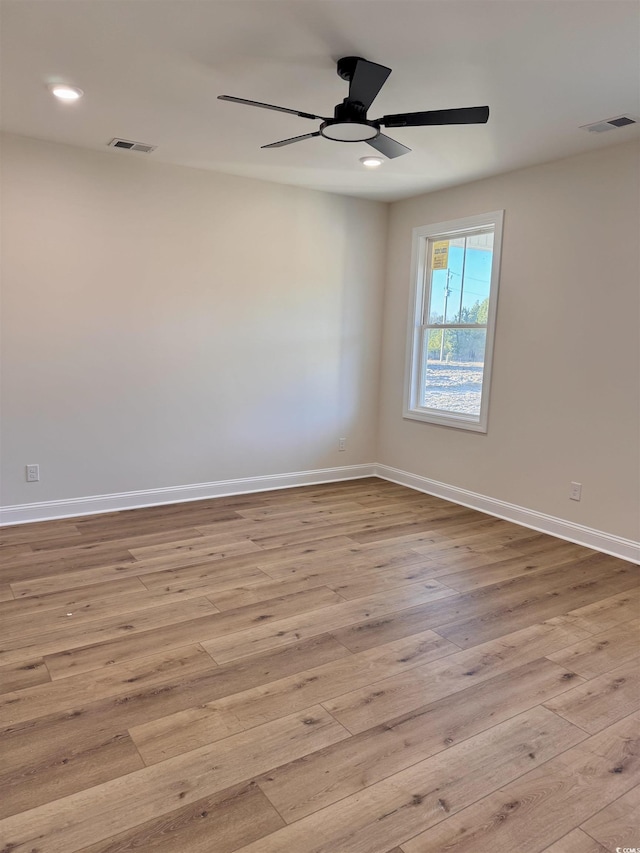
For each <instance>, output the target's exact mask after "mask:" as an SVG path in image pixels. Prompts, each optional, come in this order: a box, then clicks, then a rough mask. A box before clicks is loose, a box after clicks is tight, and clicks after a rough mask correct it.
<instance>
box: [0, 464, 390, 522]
mask: <svg viewBox="0 0 640 853" xmlns="http://www.w3.org/2000/svg"><path fill="white" fill-rule="evenodd" d="M373 476H375V466H374V465H345V466H343V467H340V468H321V469H319V470H317V471H295V472H292V473H289V474H271V475H268V476H264V477H243V478H240V479H237V480H218V481H217V482H214V483H195V484H193V485H189V486H168V487H166V488H163V489H143V490H140V491H135V492H120V493H119V494H112V495H92V496H91V497H85V498H69V499H68V500H57V501H42V502H40V503H30V504H16V505H14V506H5V507H0V527H4V526H6V525H8V524H28V523H29V522H33V521H51V520H54V519H56V518H71V517H74V516H80V515H95V514H96V513H100V512H117V511H118V510H124V509H139V508H141V507H145V506H159V505H161V504H173V503H183V502H186V501H201V500H206V499H207V498H222V497H225V496H228V495H243V494H248V493H250V492H268V491H273V490H274V489H291V488H294V487H295V486H312V485H318V484H321V483H336V482H339V481H340V480H357V479H361V478H362V477H373Z"/></svg>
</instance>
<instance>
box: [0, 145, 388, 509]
mask: <svg viewBox="0 0 640 853" xmlns="http://www.w3.org/2000/svg"><path fill="white" fill-rule="evenodd" d="M2 190H3V207H2V250H3V251H2V297H3V306H2V307H3V336H2V344H3V360H2V369H3V377H2V378H3V383H2V391H3V405H2V416H3V421H4V424H5V427H4V432H3V435H2V504H4V505H11V504H22V503H30V502H36V501H43V500H52V499H62V498H71V497H82V496H87V495H96V494H107V493H113V492H121V491H128V490H137V489H153V488H159V487H163V486H177V485H183V484H190V483H200V482H208V481H217V480H222V479H229V478H238V477H253V476H260V475H269V474H274V473H284V472H290V471H303V470H310V469H317V468H324V467H328V466H336V465H351V464H357V463H369V462H371V461H372V460H374V458H375V440H376V412H377V383H378V371H379V353H380V328H381V306H382V287H383V277H384V253H385V239H386V222H387V206H386V205H383V204H379V203H375V202H368V201H359V200H355V199H350V198H344V197H339V196H333V195H329V194H324V193H317V192H311V191H305V190H300V189H294V188H291V187H285V186H278V185H275V184H268V183H262V182H258V181H254V180H245V179H242V178H235V177H229V176H225V175H219V174H213V173H211V172H205V171H199V170H195V169H186V168H180V167H172V166H166V165H161V164H157V163H154V162H153V160H152V159H151V158H149V159H145V158H144V156H143V155H135V154H126V153H123V152H105V153H95V152H91V151H86V150H82V149H78V148H71V147H66V146H62V145H57V144H51V143H44V142H39V141H36V140H32V139H23V138H16V137H6V138H5V139H4V143H3V149H2ZM339 436H347V438H348V450H347V451H346V452H342V453H338V437H339ZM27 463H39V465H40V471H41V481H40V482H39V483H36V484H27V483H25V474H24V466H25V464H27Z"/></svg>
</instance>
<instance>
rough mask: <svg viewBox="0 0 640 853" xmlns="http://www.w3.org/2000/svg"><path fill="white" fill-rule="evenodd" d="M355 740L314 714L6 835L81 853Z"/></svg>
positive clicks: (13, 822)
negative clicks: (274, 768) (304, 757)
mask: <svg viewBox="0 0 640 853" xmlns="http://www.w3.org/2000/svg"><path fill="white" fill-rule="evenodd" d="M546 713H550V712H546ZM556 719H558V720H559V719H560V718H559V717H557V718H556ZM563 722H564V721H563ZM564 724H565V725H567V726H568V725H569V724H568V723H564ZM347 736H348V733H347V732H346V731H345V730H344V729H343V728H342V726H340V725H338V723H336V722H335V720H333V718H332V717H331V716H330V715H329V714H327V712H326V711H325V710H324V709H323V708H321V707H319V706H317V707H312V708H308V709H306V710H305V711H304V712H302V713H298V714H292V715H291V716H288V717H284V718H282V719H280V720H277V721H275V722H273V723H267V724H266V725H264V726H258V727H257V728H255V729H252V730H251V731H248V732H242V733H241V734H238V735H234V736H233V737H230V738H227V739H226V740H225V741H223V742H222V743H219V744H215V745H213V746H208V747H203V748H202V749H199V750H195V751H193V752H190V753H187V754H186V755H180V756H177V757H176V758H170V759H168V760H167V761H163V762H161V763H160V764H156V765H154V766H152V767H145V768H143V769H142V770H138V771H136V772H133V773H129V774H128V775H126V776H122V777H120V778H118V779H114V780H113V781H110V782H105V783H103V784H101V785H96V786H94V787H92V788H89V789H88V790H84V791H80V792H78V793H76V794H72V795H70V796H68V797H64V798H63V799H59V800H56V801H55V802H52V803H49V804H46V805H43V806H39V807H37V808H35V809H30V810H29V811H26V812H23V813H22V814H19V815H14V816H12V817H9V818H6V819H5V820H4V821H3V822H2V823H0V831H1V832H2V837H3V838H4V840H5V845H7V846H8V849H10V850H11V851H12V853H26V851H32V850H33V846H34V843H35V842H36V840H37V847H38V850H39V853H74V851H77V850H81V849H82V848H83V847H88V846H90V845H91V844H95V843H97V842H100V841H103V840H104V839H106V838H109V837H110V836H111V835H112V834H113V829H114V827H117V828H118V829H119V830H120V831H121V832H125V831H127V830H129V829H132V828H133V827H135V826H139V825H141V824H143V823H145V822H147V821H149V820H153V819H154V818H156V817H157V816H158V815H161V814H163V813H164V812H167V811H171V810H173V809H175V808H177V807H178V806H182V807H185V806H188V805H189V804H191V803H193V802H195V801H197V800H200V799H202V798H203V797H208V796H211V795H213V794H216V793H218V792H219V791H224V790H225V789H226V788H229V787H231V786H232V785H236V784H239V783H240V782H243V781H245V780H249V779H251V778H252V777H254V776H256V775H258V774H260V773H264V772H266V771H267V770H268V769H270V768H271V767H272V766H276V765H277V764H279V763H282V761H283V760H293V759H295V758H298V757H301V756H302V755H307V754H309V753H311V752H315V750H317V749H321V748H322V747H323V746H327V745H328V744H329V743H333V742H335V741H337V740H341V739H343V738H345V737H347Z"/></svg>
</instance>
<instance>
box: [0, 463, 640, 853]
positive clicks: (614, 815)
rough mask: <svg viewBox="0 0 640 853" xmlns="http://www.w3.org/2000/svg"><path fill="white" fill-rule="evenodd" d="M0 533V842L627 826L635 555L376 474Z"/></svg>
mask: <svg viewBox="0 0 640 853" xmlns="http://www.w3.org/2000/svg"><path fill="white" fill-rule="evenodd" d="M0 541H1V542H2V544H3V546H4V549H3V550H4V557H3V567H2V569H1V570H0V690H1V692H2V695H1V696H0V731H1V741H0V748H1V751H2V759H1V761H0V810H1V812H0V816H1V817H2V818H3V820H2V821H0V853H54V851H55V853H75V851H82V853H107V851H108V853H116V851H137V853H141V851H142V852H143V853H145V852H146V851H153V853H173V852H174V851H175V853H231V851H242V853H441V852H442V851H455V853H471V851H473V853H535V851H543V850H546V851H549V853H596V851H609V852H611V851H614V850H615V849H616V847H634V846H637V847H639V848H640V827H638V825H637V823H636V825H635V826H634V822H633V820H634V818H633V816H634V813H635V815H637V814H638V812H639V810H640V809H639V807H640V755H639V752H640V750H639V748H638V727H637V721H638V709H639V707H640V691H639V689H638V688H639V678H638V676H639V668H638V662H639V654H640V647H639V645H638V627H639V622H640V620H639V619H638V617H639V615H640V608H639V595H638V593H639V587H638V567H637V566H633V565H632V564H630V563H626V562H623V561H621V560H618V559H615V558H613V557H609V556H605V555H603V554H598V553H595V552H593V551H589V550H588V549H586V548H582V547H580V546H577V545H573V544H571V543H568V542H564V541H561V540H558V539H553V538H552V537H550V536H547V535H544V534H538V533H536V532H534V531H531V530H528V529H526V528H522V527H518V526H516V525H513V524H510V523H508V522H505V521H501V520H498V519H495V518H491V517H489V516H486V515H482V514H480V513H477V512H474V511H472V510H468V509H465V508H464V507H459V506H456V505H454V504H449V503H446V502H445V501H442V500H439V499H437V498H433V497H430V496H427V495H423V494H420V493H418V492H414V491H411V490H409V489H406V488H403V487H401V486H395V485H393V484H391V483H388V482H384V481H381V480H377V479H366V480H359V481H353V482H347V483H341V484H330V485H325V486H314V487H305V488H301V489H291V490H283V491H279V492H268V493H263V494H258V495H244V496H240V497H232V498H224V499H219V500H211V501H204V502H198V503H188V504H181V505H176V506H163V507H158V508H151V509H141V510H135V511H130V512H123V513H110V514H106V515H101V516H88V517H84V518H79V519H68V520H61V521H51V522H45V523H41V524H35V525H27V526H19V527H13V528H5V529H3V530H0Z"/></svg>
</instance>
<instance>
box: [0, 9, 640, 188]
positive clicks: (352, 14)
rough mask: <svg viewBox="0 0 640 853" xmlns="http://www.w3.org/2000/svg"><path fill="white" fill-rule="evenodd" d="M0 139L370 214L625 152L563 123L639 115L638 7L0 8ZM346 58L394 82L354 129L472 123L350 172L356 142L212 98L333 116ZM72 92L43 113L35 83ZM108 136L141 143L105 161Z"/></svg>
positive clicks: (424, 133) (40, 88) (41, 91)
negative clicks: (428, 195) (475, 116)
mask: <svg viewBox="0 0 640 853" xmlns="http://www.w3.org/2000/svg"><path fill="white" fill-rule="evenodd" d="M1 13H2V66H1V70H2V102H1V103H2V127H3V129H4V130H6V131H9V132H12V133H17V134H22V135H26V136H33V137H38V138H41V139H47V140H53V141H56V142H62V143H68V144H71V145H79V146H83V147H87V148H94V149H97V150H109V151H110V154H111V156H114V157H150V158H153V159H154V160H158V161H162V162H168V163H179V164H182V165H187V166H195V167H198V168H203V169H213V170H217V171H221V172H228V173H230V174H235V175H245V176H249V177H254V178H261V179H264V180H269V181H276V182H280V183H287V184H296V185H300V186H305V187H311V188H315V189H321V190H328V191H332V192H338V193H346V194H348V195H355V196H362V197H366V198H375V199H383V200H395V199H399V198H405V197H407V196H411V195H416V194H418V193H422V192H426V191H429V190H433V189H437V188H440V187H445V186H451V185H454V184H460V183H464V182H467V181H470V180H473V179H476V178H480V177H484V176H487V175H492V174H496V173H498V172H505V171H509V170H511V169H515V168H519V167H522V166H526V165H531V164H534V163H540V162H544V161H548V160H553V159H556V158H560V157H564V156H569V155H571V154H574V153H578V152H581V151H589V150H592V149H594V148H598V147H601V146H605V145H611V144H616V143H620V142H624V141H625V140H627V139H632V138H634V136H635V137H636V138H637V137H638V128H640V125H636V126H635V127H626V128H621V129H618V130H613V131H610V132H608V133H604V134H595V133H587V132H586V131H584V130H580V129H579V126H580V125H584V124H587V123H591V122H595V121H598V120H600V119H606V118H610V117H614V116H618V115H620V114H623V113H627V114H634V115H636V116H637V115H639V114H640V38H639V33H640V29H639V28H640V4H639V3H638V2H637V0H622V2H619V0H488V1H487V0H468V1H467V0H439V1H438V2H431V0H412V2H405V0H228V1H227V2H218V0H2V4H1ZM345 55H358V56H364V57H365V58H366V59H369V60H371V61H374V62H379V63H382V64H384V65H388V66H390V67H391V68H392V69H393V74H392V75H391V77H390V78H389V80H388V81H387V83H386V85H385V87H384V88H383V90H382V92H381V93H380V95H379V96H378V98H377V99H376V101H375V103H374V105H373V107H372V108H371V110H370V112H369V115H370V117H371V118H377V117H379V116H382V115H384V114H389V113H397V112H407V111H417V110H428V109H442V108H449V107H467V106H476V105H483V104H488V105H489V106H490V108H491V117H490V119H489V122H488V124H486V125H475V126H452V127H425V128H404V129H397V130H393V131H389V135H390V136H393V137H394V138H396V139H398V140H399V141H400V142H402V143H404V144H405V145H408V146H409V147H410V148H412V149H413V151H412V153H411V154H408V155H406V156H404V157H400V158H398V159H396V160H389V161H386V162H385V164H384V165H383V166H382V167H381V168H380V169H379V170H377V171H376V172H370V171H365V170H364V169H363V168H362V167H361V166H360V164H359V162H358V158H359V157H361V156H363V155H364V154H366V153H375V152H373V149H371V148H370V147H369V146H367V145H366V143H352V144H345V143H338V142H331V141H329V140H326V139H322V138H316V139H312V140H307V141H304V142H300V143H299V144H296V145H291V146H286V147H284V148H277V149H271V150H266V151H263V150H261V149H260V146H261V145H264V144H266V143H269V142H275V141H277V140H279V139H284V138H287V137H290V136H296V135H298V134H302V133H308V132H310V131H313V130H315V129H316V127H317V123H315V122H311V121H309V120H306V119H303V118H299V117H297V116H292V115H286V114H283V113H277V112H272V111H268V110H260V109H254V108H250V107H245V106H240V105H237V104H230V103H225V102H223V101H218V100H217V99H216V96H217V95H219V94H229V95H237V96H240V97H244V98H250V99H253V100H258V101H266V102H268V103H272V104H278V105H281V106H285V107H291V108H293V109H297V110H302V111H308V112H312V113H316V114H319V115H332V112H333V107H334V106H335V105H336V104H337V103H339V102H340V101H341V100H342V99H343V98H344V97H345V96H346V94H347V90H348V87H347V84H346V83H345V82H344V81H343V80H341V79H340V78H339V77H338V76H337V74H336V72H335V61H336V60H337V59H338V58H339V57H341V56H345ZM53 81H64V82H67V83H71V84H73V85H76V86H79V87H81V88H82V89H84V91H85V96H84V98H83V99H82V100H81V101H80V102H78V103H77V104H74V105H65V104H60V103H59V102H57V101H55V100H54V98H53V97H52V96H51V95H50V94H49V92H48V90H47V88H46V83H48V82H53ZM114 136H120V137H124V138H125V139H131V140H136V141H139V142H146V143H152V144H154V145H157V146H158V147H157V150H156V151H155V152H154V153H152V154H150V155H145V154H136V153H132V152H123V151H114V150H111V149H106V148H105V146H106V144H107V143H108V142H109V140H110V139H111V138H112V137H114Z"/></svg>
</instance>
